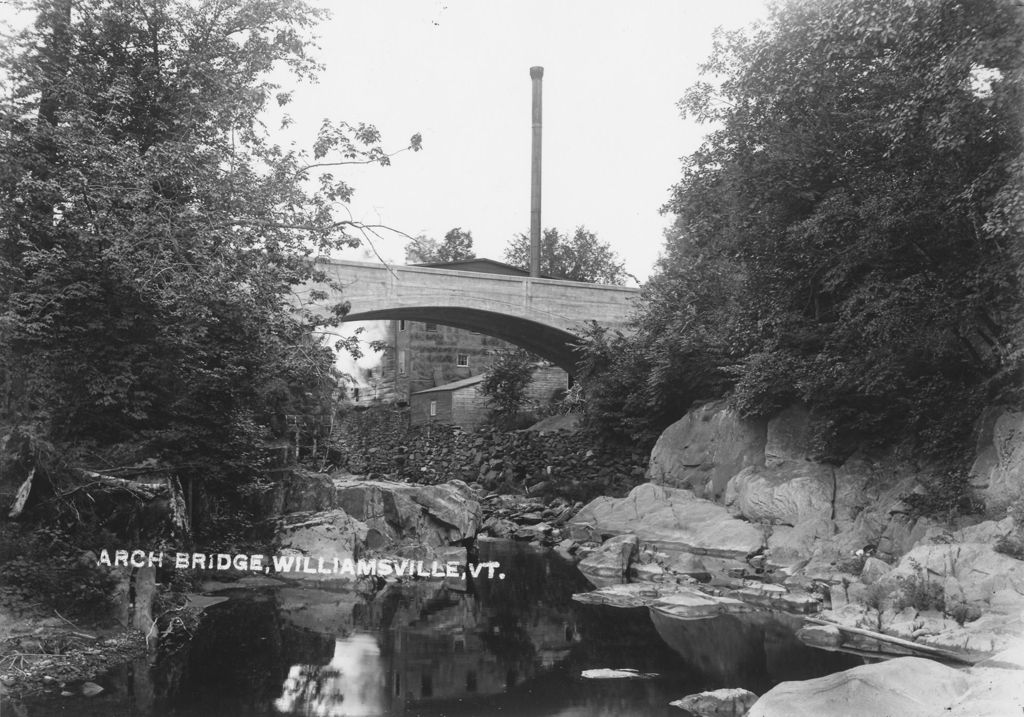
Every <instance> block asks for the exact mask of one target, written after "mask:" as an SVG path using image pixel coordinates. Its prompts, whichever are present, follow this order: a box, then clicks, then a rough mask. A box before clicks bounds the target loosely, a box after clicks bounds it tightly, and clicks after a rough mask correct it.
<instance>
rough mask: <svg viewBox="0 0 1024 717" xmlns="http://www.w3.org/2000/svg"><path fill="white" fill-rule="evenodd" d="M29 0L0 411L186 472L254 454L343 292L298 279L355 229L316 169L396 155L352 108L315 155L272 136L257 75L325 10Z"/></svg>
mask: <svg viewBox="0 0 1024 717" xmlns="http://www.w3.org/2000/svg"><path fill="white" fill-rule="evenodd" d="M33 7H34V8H35V10H36V13H37V18H36V22H35V24H34V25H32V26H30V27H28V28H27V29H26V30H25V31H24V32H23V33H22V34H21V35H20V36H19V37H18V38H17V39H16V41H15V42H14V43H13V45H11V46H10V47H9V48H8V51H7V52H6V53H5V54H4V56H3V72H4V73H5V75H6V77H7V78H8V80H9V83H10V92H9V93H8V94H7V95H6V96H5V97H4V98H3V100H2V104H0V143H2V145H0V153H2V156H3V157H4V162H3V163H2V169H0V275H2V276H3V280H2V281H0V306H2V307H3V309H2V313H0V352H2V354H0V366H2V367H3V368H2V369H0V371H2V379H3V382H4V387H5V393H6V395H5V402H4V408H5V411H6V413H7V414H8V418H10V420H12V421H13V422H16V423H17V422H34V423H36V424H38V425H40V426H42V427H43V433H44V434H45V435H46V436H48V437H49V438H50V439H51V440H53V441H54V442H55V443H60V444H61V445H63V446H73V447H75V448H76V450H77V451H78V453H79V454H81V455H87V456H88V455H91V456H93V458H94V459H95V457H96V456H97V455H100V454H101V453H102V452H103V451H105V450H106V449H107V448H108V447H109V446H112V445H132V446H135V447H136V448H137V449H138V452H139V453H142V454H146V455H155V456H160V457H162V458H164V459H166V460H167V461H168V462H171V463H173V464H178V465H181V466H183V467H184V469H183V472H184V471H187V470H189V468H188V466H195V465H196V464H199V463H202V464H203V465H204V470H203V477H204V478H207V477H216V476H217V475H218V474H227V473H231V472H234V471H235V470H236V469H237V468H239V466H240V465H241V464H252V463H253V462H254V461H255V460H256V456H255V454H254V446H255V445H256V444H257V443H258V441H259V440H260V438H261V437H262V436H264V435H265V434H266V433H267V426H268V416H270V415H271V414H274V413H280V412H289V411H295V410H296V409H297V407H301V405H302V404H303V403H308V402H309V401H311V400H312V401H317V400H320V399H321V397H323V396H326V395H327V394H328V392H329V390H330V389H331V388H333V385H334V378H333V376H332V375H331V366H332V364H333V355H332V352H331V350H330V349H329V347H327V346H326V345H325V343H324V342H323V340H322V339H320V338H318V335H317V333H316V332H317V331H318V330H321V329H322V328H323V327H324V326H326V325H330V324H336V323H337V321H338V319H339V318H340V317H342V316H343V315H344V313H345V312H346V311H347V306H346V305H345V304H339V305H336V306H334V307H333V309H332V311H331V312H328V314H329V315H328V316H326V317H324V316H320V315H317V314H315V313H314V312H313V311H312V310H311V309H310V307H308V306H305V305H303V304H302V303H301V302H300V301H299V300H298V299H297V295H296V294H295V293H294V287H296V285H298V284H300V283H302V282H305V281H308V280H313V281H321V282H326V276H325V275H324V274H323V273H322V272H321V271H319V270H318V269H317V267H316V264H315V262H314V261H313V257H314V255H315V254H317V253H329V252H331V251H332V250H334V249H339V248H342V247H347V246H353V245H355V244H357V243H358V242H359V240H360V237H361V236H362V235H363V234H365V233H366V232H368V231H373V227H366V226H364V225H362V224H360V223H358V222H354V221H352V220H351V219H350V218H349V215H348V214H347V212H346V210H345V206H344V205H345V203H346V202H347V200H348V199H349V198H350V196H351V194H352V188H351V187H350V186H348V185H347V184H346V183H345V182H344V181H343V180H342V179H340V178H338V177H336V176H335V175H334V173H333V172H334V170H335V168H337V167H341V166H343V165H348V164H379V165H386V164H388V163H389V162H390V157H391V156H392V155H393V153H392V154H389V153H387V152H385V151H384V149H383V148H382V146H381V143H380V135H379V133H378V132H377V130H376V129H375V128H374V127H373V126H372V125H367V124H362V123H359V124H349V123H346V122H338V121H325V122H324V123H323V125H322V127H321V129H320V132H319V134H318V136H317V138H316V141H315V143H314V145H313V148H312V153H311V154H309V153H306V152H303V151H299V150H297V149H294V148H283V147H280V146H278V145H276V144H274V143H272V142H271V141H270V140H269V139H268V136H267V132H266V129H265V126H264V124H263V122H264V117H265V116H266V113H267V112H268V111H269V109H270V108H271V107H272V106H273V105H278V106H281V107H283V106H286V105H287V103H288V99H289V95H288V93H287V92H284V91H283V90H282V88H281V87H280V86H278V85H277V84H275V83H274V82H273V81H271V80H270V79H269V78H270V77H271V75H272V73H279V72H280V71H282V70H287V71H290V72H291V73H292V74H293V75H295V76H296V77H297V78H298V79H300V80H310V79H313V78H314V77H315V74H316V71H317V69H318V65H317V63H316V62H315V61H314V60H313V59H312V58H311V57H310V55H309V53H308V48H309V47H310V41H309V37H308V33H309V31H310V29H311V28H312V27H313V26H314V24H315V22H316V21H317V20H318V19H319V18H320V17H321V12H320V11H317V10H313V9H312V8H310V7H309V6H307V5H306V4H304V3H303V2H301V1H300V0H283V1H282V0H273V1H271V0H245V1H244V2H243V1H242V0H227V1H226V2H220V3H215V4H211V3H199V4H197V3H191V2H186V1H185V0H167V1H165V2H159V3H142V4H138V3H136V4H132V3H123V2H114V3H107V2H99V0H83V1H82V2H75V3H72V2H71V0H38V1H37V2H35V3H34V5H33ZM285 121H286V122H287V117H286V118H285ZM419 148H420V138H419V136H418V135H417V136H414V137H413V138H412V140H411V141H410V144H409V146H408V147H407V149H411V150H418V149H419ZM326 296H327V294H326V292H323V291H314V292H312V293H311V294H310V295H309V299H311V300H321V301H322V300H324V299H325V298H326ZM191 470H195V469H194V468H192V469H191Z"/></svg>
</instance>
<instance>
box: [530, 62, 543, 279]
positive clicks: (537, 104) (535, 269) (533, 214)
mask: <svg viewBox="0 0 1024 717" xmlns="http://www.w3.org/2000/svg"><path fill="white" fill-rule="evenodd" d="M543 77H544V68H543V67H531V68H530V79H531V80H533V154H532V158H531V163H530V276H540V137H541V79H542V78H543Z"/></svg>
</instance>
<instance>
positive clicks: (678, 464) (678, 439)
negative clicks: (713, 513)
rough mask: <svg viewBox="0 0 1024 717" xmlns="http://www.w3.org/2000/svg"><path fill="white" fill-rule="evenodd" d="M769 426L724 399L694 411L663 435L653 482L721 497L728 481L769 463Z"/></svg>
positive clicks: (651, 473) (652, 469) (656, 447)
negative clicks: (766, 450) (743, 415)
mask: <svg viewBox="0 0 1024 717" xmlns="http://www.w3.org/2000/svg"><path fill="white" fill-rule="evenodd" d="M766 430H767V429H766V423H765V422H764V421H761V420H750V419H744V418H740V416H739V414H738V413H736V411H734V410H732V409H730V408H728V407H727V405H726V403H725V401H712V402H710V403H706V404H704V405H702V406H700V407H698V408H695V409H693V410H691V411H690V412H689V413H687V414H686V415H685V416H683V417H682V418H681V419H679V420H678V421H676V422H675V423H673V424H672V425H671V426H669V427H668V428H666V429H665V431H664V432H663V433H662V434H661V436H659V438H658V441H657V443H655V445H654V450H652V451H651V460H650V464H649V465H648V468H647V478H648V480H650V481H652V482H653V483H656V484H658V485H665V486H668V487H671V488H690V489H692V490H693V491H694V493H696V494H697V495H698V496H699V497H703V498H710V499H717V498H720V497H721V496H722V495H723V494H724V493H725V486H726V484H727V483H728V482H729V479H730V478H732V477H733V476H734V475H736V474H737V473H739V472H740V471H741V470H743V469H744V468H746V467H747V466H759V465H764V460H765V456H764V447H765V437H766Z"/></svg>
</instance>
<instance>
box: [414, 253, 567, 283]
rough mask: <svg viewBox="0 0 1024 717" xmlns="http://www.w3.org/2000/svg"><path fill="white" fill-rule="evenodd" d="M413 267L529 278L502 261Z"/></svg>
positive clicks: (516, 268)
mask: <svg viewBox="0 0 1024 717" xmlns="http://www.w3.org/2000/svg"><path fill="white" fill-rule="evenodd" d="M413 266H424V267H426V268H428V269H453V270H455V271H475V272H477V273H480V274H505V275H506V276H529V275H530V272H528V271H526V270H524V269H520V268H519V267H518V266H512V265H511V264H506V263H505V262H502V261H495V260H494V259H485V258H484V257H474V258H472V259H459V260H458V261H436V262H427V263H425V264H413ZM540 278H541V279H550V278H552V277H550V276H541V277H540Z"/></svg>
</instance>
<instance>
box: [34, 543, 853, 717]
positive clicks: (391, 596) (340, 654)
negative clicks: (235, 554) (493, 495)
mask: <svg viewBox="0 0 1024 717" xmlns="http://www.w3.org/2000/svg"><path fill="white" fill-rule="evenodd" d="M481 559H482V560H497V561H499V562H500V563H501V565H502V571H503V572H504V573H506V579H504V580H498V579H492V580H487V579H478V580H476V581H471V582H470V583H469V584H467V583H465V582H463V581H454V580H448V581H441V580H420V581H416V582H409V583H405V584H392V585H387V586H383V587H380V586H376V585H373V584H372V583H371V582H369V581H363V582H361V583H359V584H358V585H356V586H353V585H352V584H351V583H350V584H348V586H347V587H344V588H339V587H330V588H323V587H315V586H311V585H286V586H268V587H265V588H245V589H228V590H224V591H222V592H220V593H219V594H221V595H224V596H228V597H229V598H230V599H229V600H228V601H226V602H223V603H221V604H219V605H215V606H213V607H210V608H208V609H207V613H206V615H205V616H204V618H203V621H202V622H201V624H200V627H199V629H198V630H197V632H196V634H195V636H194V638H193V639H192V640H191V642H189V643H187V644H186V645H185V646H184V647H183V648H182V649H181V650H180V651H179V652H178V653H176V654H174V655H172V656H170V657H167V658H165V659H162V660H160V661H159V662H157V663H156V664H153V665H151V664H149V663H148V662H147V660H139V661H137V662H135V663H132V664H128V665H125V666H123V667H122V668H121V669H119V670H116V671H115V672H113V673H110V674H108V675H106V676H104V677H103V678H101V679H99V680H98V682H99V684H100V685H101V686H102V687H104V691H103V692H102V693H100V694H99V695H96V696H94V697H89V698H86V697H74V698H62V699H57V698H54V699H45V700H39V701H34V702H30V703H29V704H27V705H25V706H24V710H25V713H24V715H22V716H20V717H51V716H52V715H83V716H86V717H88V716H91V715H97V716H99V715H104V716H109V717H114V716H115V715H116V716H121V715H126V716H127V715H133V716H134V715H139V716H146V717H148V716H150V715H176V716H180V717H242V716H243V715H244V716H249V715H275V714H279V715H317V716H323V717H343V716H347V717H357V716H361V717H370V716H383V715H387V716H389V717H390V716H395V717H397V716H399V715H401V716H403V717H417V716H419V717H442V716H451V717H455V716H469V715H507V716H509V717H518V716H520V715H521V716H523V717H527V716H529V717H584V716H587V717H613V716H614V717H619V716H634V715H635V716H637V717H642V716H647V715H675V716H676V717H681V716H683V715H685V713H684V712H682V711H681V710H679V709H677V708H674V707H670V706H669V704H668V703H669V702H670V701H672V700H675V699H679V698H680V697H683V696H684V695H687V694H691V693H694V692H700V691H702V690H706V689H714V688H718V687H746V688H748V689H751V690H753V691H754V692H756V693H758V694H760V693H761V692H763V691H764V690H766V689H768V688H769V687H771V686H772V685H773V684H776V683H777V682H779V681H781V680H789V679H806V678H810V677H816V676H820V675H823V674H827V673H829V672H834V671H838V670H842V669H846V668H848V667H851V666H854V665H856V664H860V662H861V661H860V660H859V659H857V658H854V657H851V656H847V655H841V654H837V653H827V652H822V651H819V650H814V649H812V648H807V647H804V646H803V645H801V644H800V643H799V642H798V641H797V640H796V639H795V638H794V637H793V634H792V628H793V627H794V626H795V620H793V619H788V618H786V617H783V616H778V615H775V614H772V613H768V612H765V613H756V614H755V615H753V616H751V617H747V616H740V617H732V616H729V617H719V618H713V619H711V620H686V621H679V623H678V624H673V625H669V626H665V625H662V626H660V628H656V627H655V625H654V624H653V623H652V622H651V619H650V617H649V616H648V612H647V609H646V608H636V609H617V608H609V607H603V606H586V605H580V604H578V603H575V602H573V601H572V599H571V596H572V595H573V593H576V592H583V591H586V590H589V589H591V588H590V585H589V583H587V581H586V580H585V579H584V578H583V576H582V575H580V573H579V572H578V571H577V570H576V568H575V567H574V566H573V565H572V564H571V563H568V562H566V561H564V560H563V559H561V558H560V557H558V556H557V555H556V554H554V553H551V552H546V551H540V550H537V549H534V548H531V547H529V546H527V545H523V544H515V543H505V542H488V543H484V544H482V546H481ZM741 617H742V618H743V619H741ZM597 668H610V669H615V670H623V669H625V670H635V671H636V673H637V675H636V676H635V677H632V678H618V679H587V678H584V677H582V676H581V675H582V673H583V672H584V671H585V670H592V669H597Z"/></svg>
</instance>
